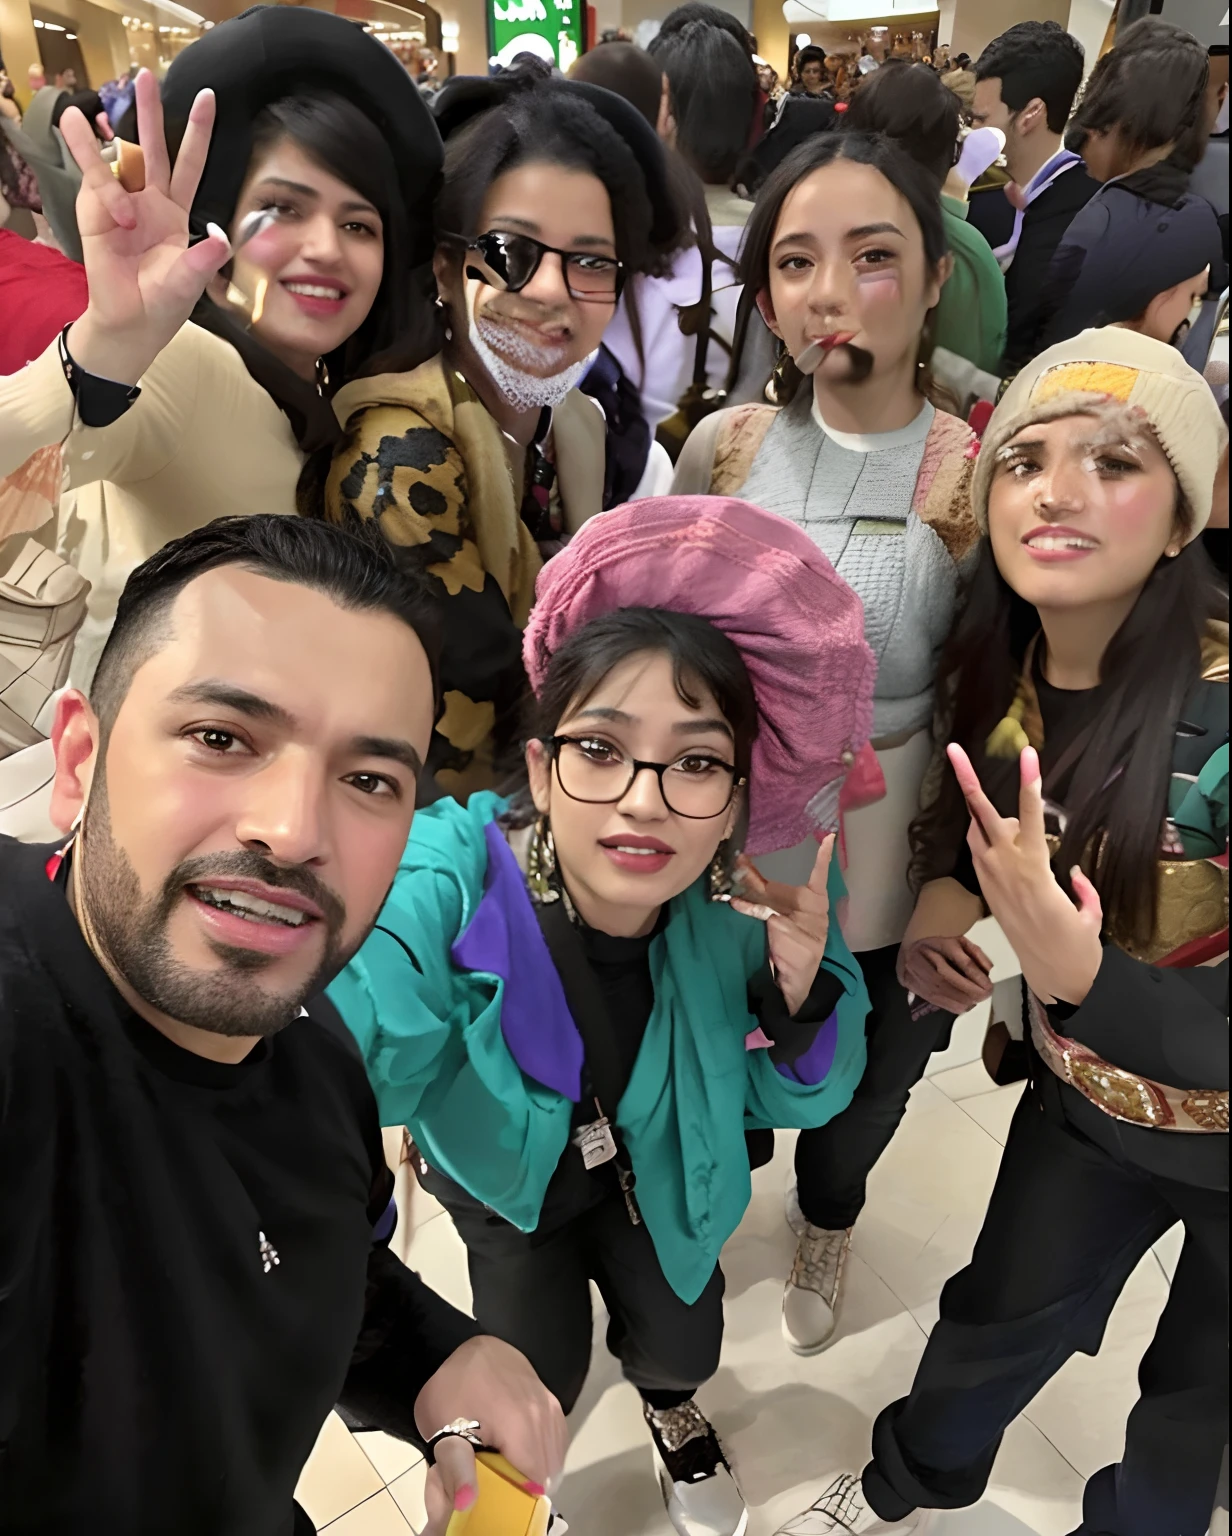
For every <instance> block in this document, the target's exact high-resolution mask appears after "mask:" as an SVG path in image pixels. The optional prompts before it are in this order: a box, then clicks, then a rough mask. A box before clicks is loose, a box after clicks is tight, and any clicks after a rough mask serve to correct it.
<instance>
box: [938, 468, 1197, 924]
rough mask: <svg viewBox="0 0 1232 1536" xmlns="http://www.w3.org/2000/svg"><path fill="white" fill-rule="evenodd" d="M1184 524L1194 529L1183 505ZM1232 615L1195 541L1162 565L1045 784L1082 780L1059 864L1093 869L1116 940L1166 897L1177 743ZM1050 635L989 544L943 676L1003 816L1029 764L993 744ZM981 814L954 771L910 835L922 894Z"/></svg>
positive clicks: (953, 712) (1071, 797)
mask: <svg viewBox="0 0 1232 1536" xmlns="http://www.w3.org/2000/svg"><path fill="white" fill-rule="evenodd" d="M1177 510H1178V516H1179V518H1180V520H1181V522H1182V524H1185V523H1190V524H1191V523H1192V518H1191V517H1190V516H1189V514H1188V509H1187V508H1186V507H1185V506H1184V505H1183V504H1182V503H1181V502H1180V498H1179V492H1178V509H1177ZM1223 609H1224V602H1223V594H1222V593H1221V591H1220V589H1219V587H1218V586H1217V584H1216V581H1215V577H1214V571H1213V569H1212V567H1211V565H1210V561H1209V559H1208V557H1207V555H1206V552H1205V550H1204V549H1203V547H1202V541H1201V540H1200V539H1195V540H1194V541H1193V542H1192V543H1191V544H1189V545H1188V546H1187V547H1186V548H1185V549H1184V550H1183V551H1182V552H1181V553H1180V555H1178V556H1177V557H1176V558H1175V559H1174V560H1169V559H1167V558H1161V559H1160V561H1159V563H1158V564H1157V565H1156V567H1155V569H1154V570H1153V571H1152V572H1151V574H1150V576H1149V577H1148V578H1147V582H1146V585H1145V586H1144V587H1143V589H1142V592H1141V593H1140V595H1139V597H1138V601H1137V602H1136V603H1135V604H1134V608H1133V611H1132V612H1131V613H1130V614H1129V616H1128V618H1126V620H1125V622H1124V623H1123V624H1122V625H1121V627H1120V629H1119V630H1118V631H1117V632H1116V634H1115V635H1114V636H1113V638H1112V640H1111V642H1110V644H1109V646H1108V649H1107V650H1106V651H1105V652H1104V656H1103V659H1102V661H1101V664H1100V689H1101V696H1100V699H1099V704H1098V708H1097V709H1096V710H1095V713H1094V714H1093V716H1092V718H1091V719H1090V720H1089V721H1088V722H1087V724H1086V726H1085V727H1084V728H1083V730H1082V731H1081V733H1080V735H1079V737H1078V738H1076V739H1075V741H1074V742H1073V743H1072V744H1071V745H1070V746H1069V747H1068V748H1067V749H1066V751H1065V752H1064V753H1063V754H1062V756H1061V758H1060V759H1059V760H1058V761H1057V762H1056V763H1055V764H1054V765H1053V766H1052V768H1051V769H1050V771H1049V774H1048V775H1047V777H1046V778H1045V781H1044V793H1045V795H1047V794H1049V793H1050V792H1051V791H1052V786H1053V785H1054V784H1055V783H1056V781H1057V780H1058V779H1059V778H1063V777H1065V776H1067V775H1071V774H1072V777H1070V780H1069V784H1068V787H1067V788H1066V791H1065V796H1064V798H1065V804H1066V809H1067V822H1066V827H1065V832H1064V834H1063V836H1062V839H1061V846H1060V850H1059V852H1058V854H1057V856H1056V858H1055V860H1054V864H1055V866H1056V868H1057V869H1058V870H1069V869H1072V868H1073V866H1074V865H1075V864H1081V865H1082V866H1083V867H1084V868H1085V869H1086V871H1087V873H1088V875H1089V876H1090V878H1091V879H1092V880H1093V881H1094V883H1095V886H1096V888H1097V889H1098V891H1099V894H1100V900H1101V901H1102V903H1103V907H1104V921H1105V926H1106V928H1107V929H1108V931H1109V932H1111V933H1113V934H1115V935H1117V936H1118V937H1123V938H1127V939H1137V940H1139V941H1145V940H1146V939H1148V938H1149V937H1150V934H1151V928H1152V925H1153V920H1154V914H1155V902H1156V896H1157V890H1158V879H1159V874H1158V859H1159V838H1160V828H1161V827H1162V824H1163V818H1164V815H1165V814H1166V810H1167V795H1168V781H1169V777H1170V774H1171V766H1172V753H1173V732H1174V730H1175V722H1176V721H1178V720H1179V719H1180V718H1181V713H1182V708H1183V705H1184V702H1185V697H1186V695H1187V694H1188V692H1189V690H1190V689H1191V688H1192V687H1193V685H1194V683H1195V682H1196V681H1197V679H1198V676H1199V673H1200V657H1201V641H1202V633H1203V630H1204V628H1205V626H1206V623H1207V620H1208V619H1210V618H1214V617H1216V616H1218V615H1220V613H1221V610H1223ZM1039 631H1040V618H1039V613H1038V612H1037V610H1036V609H1035V608H1034V607H1033V606H1032V604H1030V603H1028V602H1026V601H1025V600H1024V599H1023V598H1021V597H1019V596H1018V594H1017V593H1016V592H1015V591H1014V590H1013V589H1012V588H1011V587H1010V585H1009V584H1008V582H1007V581H1006V580H1005V578H1004V577H1003V576H1002V575H1001V573H1000V571H999V570H998V569H997V564H996V561H995V560H994V558H993V553H992V546H991V544H990V543H989V541H988V540H987V539H985V541H984V543H983V547H982V548H981V550H980V555H979V559H978V563H977V565H976V569H975V571H974V573H973V576H972V579H971V583H970V587H969V590H968V595H967V600H966V605H965V607H964V608H963V610H962V613H961V616H960V617H959V619H958V622H957V624H956V625H955V628H954V631H953V633H952V634H951V636H950V639H949V641H948V642H947V644H946V647H945V649H944V651H943V653H942V658H941V667H940V670H939V673H938V679H937V696H938V701H939V709H940V712H941V714H942V716H943V718H947V719H948V730H947V733H946V739H947V740H949V741H955V742H957V743H958V744H959V745H960V746H961V747H963V748H964V749H965V750H966V751H967V753H968V754H969V756H970V757H971V760H972V762H973V763H974V764H975V765H976V768H977V771H978V772H979V774H980V779H981V782H982V783H983V785H984V788H985V790H986V792H987V793H988V796H989V798H990V799H991V800H992V801H993V802H994V803H995V804H997V805H998V807H999V809H1000V810H1001V811H1002V813H1003V814H1006V813H1009V814H1013V813H1014V810H1015V807H1016V804H1017V798H1016V797H1017V783H1018V764H1017V762H1016V761H1014V762H1010V761H1006V760H1003V759H997V758H989V757H987V756H986V755H985V752H984V743H985V741H986V740H987V738H988V736H989V734H990V732H991V731H992V729H993V727H994V726H995V725H996V724H997V722H998V721H1000V720H1001V719H1002V718H1003V717H1004V715H1005V713H1006V711H1007V709H1008V708H1009V706H1010V704H1011V703H1012V702H1013V699H1014V696H1015V693H1016V692H1017V688H1018V682H1019V678H1020V677H1021V675H1022V667H1023V658H1024V655H1025V653H1026V650H1027V647H1028V645H1029V644H1030V642H1031V640H1032V638H1033V637H1034V636H1035V635H1037V634H1038V633H1039ZM968 820H969V818H968V814H967V809H966V805H965V803H964V801H963V797H962V792H961V790H960V789H959V787H958V781H957V780H956V779H955V777H954V774H953V771H952V770H951V769H950V767H949V765H948V764H945V765H943V766H942V774H941V781H940V785H939V787H938V789H937V792H936V795H935V798H934V799H933V800H932V801H931V803H930V804H929V805H928V806H927V808H926V809H925V810H924V811H923V812H922V813H921V814H920V815H919V816H918V817H917V818H916V819H915V821H914V822H913V823H912V825H911V852H912V860H911V871H910V874H911V883H912V886H913V887H914V888H915V889H916V890H918V889H919V887H920V886H921V885H923V884H924V883H925V882H927V881H929V880H934V879H937V878H939V877H940V876H942V875H946V874H948V873H949V872H950V871H951V870H952V868H953V866H954V857H955V854H956V851H957V849H958V847H959V845H960V842H961V839H962V838H963V837H964V836H965V835H966V831H967V826H968Z"/></svg>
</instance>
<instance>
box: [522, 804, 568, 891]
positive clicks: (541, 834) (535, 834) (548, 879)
mask: <svg viewBox="0 0 1232 1536" xmlns="http://www.w3.org/2000/svg"><path fill="white" fill-rule="evenodd" d="M526 883H527V885H528V886H529V887H530V893H531V895H532V896H533V897H534V898H535V900H536V901H537V902H539V903H540V904H541V905H542V906H547V905H549V904H550V903H551V902H554V901H559V900H560V877H559V875H558V873H557V868H556V843H555V841H554V839H553V837H552V828H551V827H550V826H549V825H548V819H547V817H546V816H540V817H539V818H538V819H537V820H536V822H535V825H534V827H533V829H532V831H531V834H530V842H529V843H528V844H527V846H526Z"/></svg>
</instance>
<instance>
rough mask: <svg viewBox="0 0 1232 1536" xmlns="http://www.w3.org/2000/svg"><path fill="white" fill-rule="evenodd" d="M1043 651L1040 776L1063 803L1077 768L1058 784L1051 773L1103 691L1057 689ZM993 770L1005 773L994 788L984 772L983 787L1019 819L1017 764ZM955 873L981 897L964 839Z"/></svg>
mask: <svg viewBox="0 0 1232 1536" xmlns="http://www.w3.org/2000/svg"><path fill="white" fill-rule="evenodd" d="M1041 650H1042V646H1036V648H1035V657H1034V662H1033V666H1032V679H1033V681H1034V683H1035V694H1036V698H1037V699H1038V700H1039V710H1040V719H1041V720H1042V721H1043V725H1044V745H1043V747H1042V748H1041V749H1040V754H1039V759H1040V773H1041V774H1042V775H1043V779H1044V782H1045V783H1046V784H1047V786H1048V798H1049V800H1050V801H1054V802H1059V803H1063V802H1064V799H1065V792H1066V790H1067V789H1068V788H1069V783H1070V780H1071V779H1072V777H1073V769H1074V767H1075V766H1076V764H1075V763H1070V764H1069V766H1068V767H1067V768H1066V770H1065V771H1064V772H1063V773H1062V774H1061V776H1060V778H1059V779H1058V780H1057V782H1056V783H1055V784H1054V783H1052V782H1051V775H1052V771H1053V769H1054V767H1055V766H1056V765H1057V763H1058V762H1059V761H1060V760H1061V758H1062V757H1063V756H1064V755H1065V753H1066V752H1067V751H1068V749H1069V747H1070V745H1071V743H1072V742H1073V741H1074V740H1075V739H1076V738H1077V736H1078V733H1079V732H1080V731H1081V730H1082V729H1083V728H1084V727H1085V726H1086V725H1087V724H1088V723H1089V722H1090V720H1091V719H1092V718H1093V717H1094V715H1095V713H1096V712H1097V711H1098V709H1099V707H1100V702H1101V700H1102V699H1103V688H1102V687H1096V688H1054V687H1053V686H1052V684H1051V683H1050V682H1048V681H1047V680H1046V679H1045V677H1044V671H1043V667H1042V665H1041V663H1040V652H1041ZM985 761H987V760H985ZM991 766H995V768H996V769H997V770H1002V771H999V772H998V773H997V774H996V779H997V782H996V783H995V784H994V783H993V782H991V776H990V775H989V774H988V773H987V772H986V771H983V770H982V771H981V783H982V784H983V786H984V790H985V793H987V794H988V797H989V799H990V800H991V801H992V802H993V804H994V805H995V806H996V808H997V810H998V811H999V812H1000V813H1001V815H1002V816H1017V814H1018V765H1017V763H1014V764H1001V763H997V764H995V765H991ZM952 873H953V876H954V878H955V880H957V881H959V882H960V883H961V884H962V885H964V886H965V887H966V888H967V890H969V891H974V892H975V894H976V895H977V896H978V895H979V894H980V882H979V881H978V880H977V879H976V874H975V865H974V864H973V863H972V860H971V849H970V848H969V847H968V845H967V840H966V838H965V837H964V838H963V840H962V842H961V844H960V845H959V848H958V856H957V861H956V863H955V865H954V869H953V871H952Z"/></svg>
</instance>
